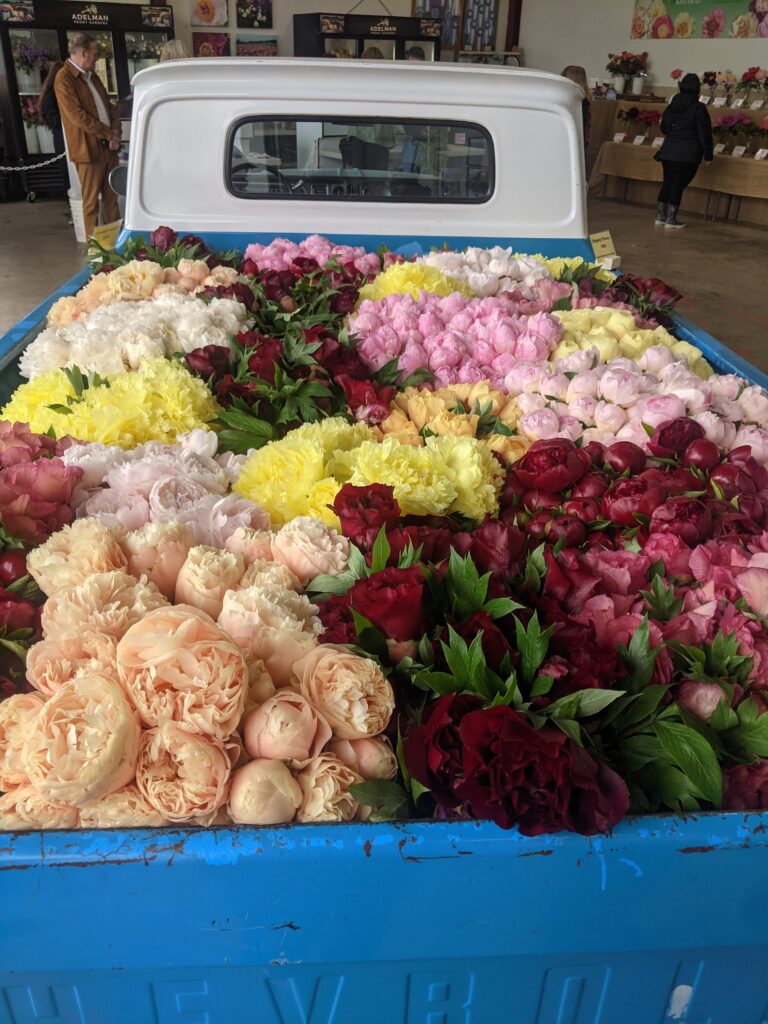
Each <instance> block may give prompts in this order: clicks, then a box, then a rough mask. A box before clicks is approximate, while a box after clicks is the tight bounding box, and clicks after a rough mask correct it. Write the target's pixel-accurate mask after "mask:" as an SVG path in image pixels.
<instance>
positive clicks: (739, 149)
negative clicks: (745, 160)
mask: <svg viewBox="0 0 768 1024" xmlns="http://www.w3.org/2000/svg"><path fill="white" fill-rule="evenodd" d="M746 152H747V147H746V146H734V147H733V152H732V153H731V156H744V154H745V153H746Z"/></svg>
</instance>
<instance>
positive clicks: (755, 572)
mask: <svg viewBox="0 0 768 1024" xmlns="http://www.w3.org/2000/svg"><path fill="white" fill-rule="evenodd" d="M736 584H737V586H738V588H739V591H740V592H741V596H742V597H743V598H744V600H745V601H746V602H747V605H748V606H749V609H750V611H752V612H754V613H755V615H760V616H761V617H762V618H765V617H766V616H768V555H766V554H757V555H753V556H752V557H751V559H750V560H749V566H748V567H747V568H746V569H744V570H742V572H740V573H739V574H738V576H737V578H736ZM1 706H2V705H0V707H1Z"/></svg>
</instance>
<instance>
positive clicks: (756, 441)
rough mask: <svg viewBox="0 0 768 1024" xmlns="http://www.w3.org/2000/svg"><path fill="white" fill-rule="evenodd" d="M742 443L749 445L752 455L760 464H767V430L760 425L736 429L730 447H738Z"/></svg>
mask: <svg viewBox="0 0 768 1024" xmlns="http://www.w3.org/2000/svg"><path fill="white" fill-rule="evenodd" d="M742 445H749V446H750V448H751V449H752V457H753V458H754V459H755V460H756V461H757V462H759V463H760V465H761V466H766V465H768V431H765V430H762V429H761V428H760V427H751V426H745V427H741V428H740V429H739V430H737V431H736V436H735V437H734V438H733V440H732V442H731V445H730V447H731V448H740V447H741V446H742Z"/></svg>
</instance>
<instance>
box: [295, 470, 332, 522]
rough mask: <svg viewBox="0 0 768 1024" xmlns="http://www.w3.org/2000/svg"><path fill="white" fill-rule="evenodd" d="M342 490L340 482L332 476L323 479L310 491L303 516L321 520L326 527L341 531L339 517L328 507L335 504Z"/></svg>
mask: <svg viewBox="0 0 768 1024" xmlns="http://www.w3.org/2000/svg"><path fill="white" fill-rule="evenodd" d="M340 489H341V484H340V483H339V481H338V480H335V479H334V478H333V477H332V476H326V477H323V479H322V480H320V481H319V482H318V483H316V484H315V486H314V487H313V488H312V490H311V491H310V494H309V498H308V499H307V506H306V511H305V512H304V513H303V514H304V515H305V516H311V517H312V518H313V519H320V520H321V521H322V522H324V523H325V525H326V526H332V527H333V528H334V529H335V530H341V523H340V522H339V517H338V516H337V515H336V513H335V512H333V511H331V509H330V508H329V507H328V506H329V505H332V504H333V502H334V501H335V499H336V495H337V494H338V493H339V491H340Z"/></svg>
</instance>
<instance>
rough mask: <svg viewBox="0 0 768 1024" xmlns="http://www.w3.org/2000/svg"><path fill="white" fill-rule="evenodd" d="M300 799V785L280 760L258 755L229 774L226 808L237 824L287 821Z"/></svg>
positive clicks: (280, 823)
mask: <svg viewBox="0 0 768 1024" xmlns="http://www.w3.org/2000/svg"><path fill="white" fill-rule="evenodd" d="M301 800H302V791H301V787H300V786H299V784H298V782H297V781H296V780H295V779H294V777H293V775H291V773H290V771H289V770H288V768H286V766H285V765H284V764H283V762H282V761H268V760H263V759H259V760H256V761H251V762H250V763H249V764H246V765H244V766H243V767H242V768H239V769H238V770H237V771H236V772H235V773H234V775H233V776H232V786H231V789H230V793H229V806H228V808H227V809H228V811H229V815H230V817H231V818H232V821H234V822H235V823H236V824H239V825H287V824H288V822H291V821H293V819H294V818H295V817H296V811H297V810H298V808H299V805H300V804H301Z"/></svg>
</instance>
